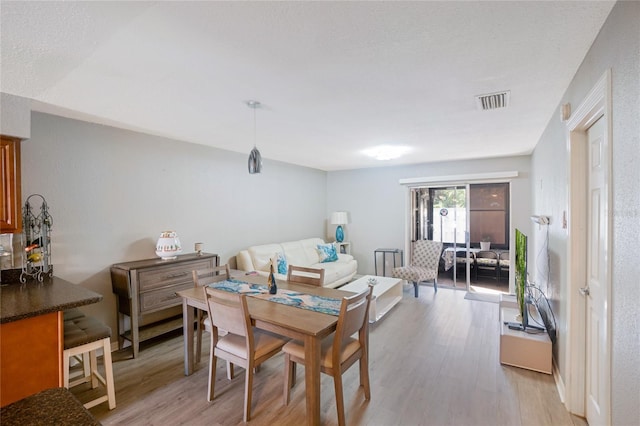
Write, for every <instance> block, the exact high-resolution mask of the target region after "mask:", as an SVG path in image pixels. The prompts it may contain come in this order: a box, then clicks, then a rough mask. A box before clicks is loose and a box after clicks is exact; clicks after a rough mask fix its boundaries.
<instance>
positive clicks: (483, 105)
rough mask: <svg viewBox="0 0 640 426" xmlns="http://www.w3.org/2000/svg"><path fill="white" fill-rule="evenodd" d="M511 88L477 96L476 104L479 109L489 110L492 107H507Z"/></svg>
mask: <svg viewBox="0 0 640 426" xmlns="http://www.w3.org/2000/svg"><path fill="white" fill-rule="evenodd" d="M510 94H511V91H510V90H505V91H504V92H496V93H488V94H486V95H478V96H476V105H477V106H478V109H479V110H482V111H489V110H492V109H498V108H506V107H507V106H509V96H510Z"/></svg>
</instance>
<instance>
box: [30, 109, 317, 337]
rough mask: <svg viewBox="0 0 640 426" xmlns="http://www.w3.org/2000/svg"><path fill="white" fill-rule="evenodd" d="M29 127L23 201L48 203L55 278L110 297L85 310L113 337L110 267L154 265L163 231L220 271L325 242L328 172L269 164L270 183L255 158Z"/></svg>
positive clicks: (39, 121) (35, 123) (54, 121)
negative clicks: (258, 252) (268, 248)
mask: <svg viewBox="0 0 640 426" xmlns="http://www.w3.org/2000/svg"><path fill="white" fill-rule="evenodd" d="M31 124H32V128H31V139H29V140H26V141H23V143H22V194H23V200H25V199H26V198H27V197H28V196H29V195H30V194H33V193H38V194H42V195H43V196H44V197H45V198H46V200H47V203H48V204H49V208H50V213H51V216H52V217H53V228H52V260H53V264H54V270H55V274H56V275H57V276H59V277H61V278H64V279H66V280H69V281H71V282H72V283H75V284H79V285H82V286H84V287H87V288H89V289H92V290H94V291H97V292H98V293H101V294H102V295H104V300H103V301H102V302H101V303H99V304H97V305H93V306H89V307H87V308H86V309H85V310H86V311H87V312H90V313H91V314H93V315H95V316H97V317H99V318H100V319H101V320H103V321H105V322H106V323H108V324H109V325H110V326H111V327H112V329H113V330H115V329H116V312H115V311H116V304H115V298H114V296H113V294H112V292H111V280H110V275H109V267H110V265H111V264H113V263H117V262H122V261H129V260H137V259H145V258H153V257H155V243H156V240H157V238H158V236H159V234H160V232H161V231H163V230H175V231H176V232H177V233H178V236H179V237H180V241H181V243H182V245H183V250H184V251H185V252H193V246H194V243H195V242H203V243H204V248H205V251H206V252H209V253H218V254H219V255H220V256H221V262H222V263H225V262H227V261H228V260H229V258H230V257H232V256H235V254H236V253H237V252H238V251H239V250H240V249H243V248H246V247H248V246H250V245H253V244H260V243H269V242H277V241H288V240H296V239H300V238H306V237H322V235H323V234H324V233H325V227H324V224H325V221H326V217H325V209H326V196H325V194H326V174H325V172H322V171H318V170H314V169H309V168H305V167H299V166H293V165H289V164H285V163H279V162H275V161H268V160H265V161H264V172H263V173H262V174H259V175H249V174H248V172H247V157H248V152H247V155H242V154H238V153H233V152H229V151H223V150H219V149H214V148H209V147H205V146H201V145H195V144H190V143H185V142H179V141H175V140H169V139H163V138H159V137H154V136H149V135H145V134H141V133H135V132H130V131H126V130H121V129H116V128H112V127H106V126H100V125H95V124H90V123H86V122H81V121H75V120H70V119H65V118H60V117H56V116H52V115H47V114H39V113H33V115H32V120H31ZM247 146H248V148H250V145H247ZM114 339H115V336H114Z"/></svg>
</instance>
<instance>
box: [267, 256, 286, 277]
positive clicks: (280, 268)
mask: <svg viewBox="0 0 640 426" xmlns="http://www.w3.org/2000/svg"><path fill="white" fill-rule="evenodd" d="M271 261H272V262H273V272H275V273H278V274H281V275H282V274H284V275H287V272H288V271H289V264H288V262H287V258H286V257H285V255H284V253H276V254H275V255H274V256H273V257H272V258H271Z"/></svg>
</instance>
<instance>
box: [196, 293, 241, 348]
mask: <svg viewBox="0 0 640 426" xmlns="http://www.w3.org/2000/svg"><path fill="white" fill-rule="evenodd" d="M203 289H204V294H205V297H206V298H207V308H208V313H209V318H211V324H212V325H213V326H214V327H217V328H220V329H222V330H226V331H227V332H229V333H231V334H235V335H238V336H248V335H249V330H251V322H250V318H249V309H248V307H247V299H246V297H247V296H246V295H244V294H237V293H229V292H226V291H223V290H216V289H213V288H210V287H203Z"/></svg>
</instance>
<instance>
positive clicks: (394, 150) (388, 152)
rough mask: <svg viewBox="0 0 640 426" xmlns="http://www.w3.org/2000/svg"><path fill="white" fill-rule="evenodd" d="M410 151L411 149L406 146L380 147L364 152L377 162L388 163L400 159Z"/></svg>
mask: <svg viewBox="0 0 640 426" xmlns="http://www.w3.org/2000/svg"><path fill="white" fill-rule="evenodd" d="M409 151H410V149H409V147H406V146H397V145H380V146H376V147H373V148H370V149H365V150H364V151H362V152H363V153H364V154H365V155H367V156H369V157H373V158H375V159H376V160H380V161H386V160H394V159H396V158H400V157H402V156H403V155H404V154H406V153H407V152H409Z"/></svg>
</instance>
